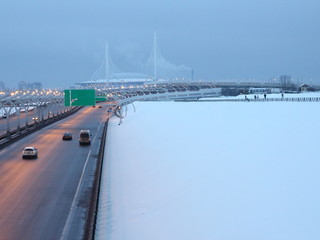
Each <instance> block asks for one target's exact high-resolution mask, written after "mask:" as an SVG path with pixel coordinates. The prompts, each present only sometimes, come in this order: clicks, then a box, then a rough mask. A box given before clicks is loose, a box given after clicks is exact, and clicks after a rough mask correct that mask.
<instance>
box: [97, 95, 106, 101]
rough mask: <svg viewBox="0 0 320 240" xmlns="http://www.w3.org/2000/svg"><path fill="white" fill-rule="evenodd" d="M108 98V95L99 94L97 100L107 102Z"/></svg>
mask: <svg viewBox="0 0 320 240" xmlns="http://www.w3.org/2000/svg"><path fill="white" fill-rule="evenodd" d="M106 100H107V97H106V96H98V97H96V102H105V101H106Z"/></svg>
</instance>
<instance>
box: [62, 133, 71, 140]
mask: <svg viewBox="0 0 320 240" xmlns="http://www.w3.org/2000/svg"><path fill="white" fill-rule="evenodd" d="M62 140H72V133H69V132H65V133H64V134H63V136H62Z"/></svg>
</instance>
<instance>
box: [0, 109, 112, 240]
mask: <svg viewBox="0 0 320 240" xmlns="http://www.w3.org/2000/svg"><path fill="white" fill-rule="evenodd" d="M106 110H107V109H106V108H105V107H103V108H92V107H86V108H83V109H81V110H80V111H79V112H77V113H76V114H74V115H72V116H70V117H68V118H66V119H63V120H61V121H59V122H57V123H54V124H52V125H50V126H48V127H46V128H43V129H42V130H40V131H38V132H36V133H33V134H31V135H29V136H27V137H25V138H23V139H21V140H19V141H18V142H16V143H14V144H13V145H10V146H9V147H7V148H6V149H3V150H1V151H0V196H1V197H0V239H1V240H21V239H24V240H28V239H30V240H31V239H32V240H37V239H39V240H40V239H41V240H43V239H80V236H81V234H83V228H84V223H85V219H84V216H85V213H86V211H87V207H88V204H89V197H88V196H89V192H90V189H91V187H92V183H93V176H94V170H95V166H96V160H97V154H98V147H99V144H100V136H101V133H102V129H103V125H104V122H105V121H106V117H107V111H106ZM81 129H89V130H90V131H91V134H92V138H91V140H92V141H93V142H92V144H91V145H90V146H80V145H79V142H78V137H79V131H80V130H81ZM64 132H71V133H73V140H72V141H62V134H63V133H64ZM26 146H34V147H36V148H38V150H39V157H38V159H30V160H23V159H22V155H21V154H22V149H23V148H24V147H26Z"/></svg>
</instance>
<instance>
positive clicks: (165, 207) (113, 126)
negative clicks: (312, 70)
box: [96, 93, 320, 240]
mask: <svg viewBox="0 0 320 240" xmlns="http://www.w3.org/2000/svg"><path fill="white" fill-rule="evenodd" d="M278 95H279V94H278ZM296 96H298V97H304V96H306V97H319V96H320V93H313V94H304V95H302V94H300V95H291V94H290V97H296ZM250 97H251V96H250ZM268 97H269V95H268ZM270 97H271V96H270ZM134 106H135V109H136V112H134V108H133V106H132V105H130V106H128V115H127V117H126V118H125V119H123V123H122V124H120V125H118V123H119V119H118V118H116V117H114V118H112V119H111V120H110V122H109V128H108V135H107V145H106V149H105V150H106V151H105V154H106V155H105V162H104V165H103V172H104V174H103V178H102V190H103V191H102V193H101V196H100V204H99V215H98V222H97V230H96V239H112V240H124V239H130V240H131V239H139V240H144V239H145V240H150V239H152V240H163V239H166V240H171V239H172V240H176V239H183V240H189V239H190V240H191V239H192V240H194V239H201V240H209V239H210V240H212V239H218V240H224V239H245V240H251V239H252V240H256V239H259V240H263V239H266V240H267V239H268V240H269V239H273V240H276V239H279V240H280V239H281V240H283V239H290V240H295V239H320V204H319V202H320V194H319V187H320V175H319V172H320V162H319V136H320V128H319V123H320V114H319V110H318V109H319V102H184V103H182V102H138V103H135V104H134Z"/></svg>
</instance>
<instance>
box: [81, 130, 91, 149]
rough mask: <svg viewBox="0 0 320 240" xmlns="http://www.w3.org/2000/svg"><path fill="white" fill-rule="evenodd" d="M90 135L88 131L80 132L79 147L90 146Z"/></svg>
mask: <svg viewBox="0 0 320 240" xmlns="http://www.w3.org/2000/svg"><path fill="white" fill-rule="evenodd" d="M90 137H91V134H90V131H89V130H81V131H80V134H79V144H80V145H85V144H86V145H90V144H91V139H90Z"/></svg>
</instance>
